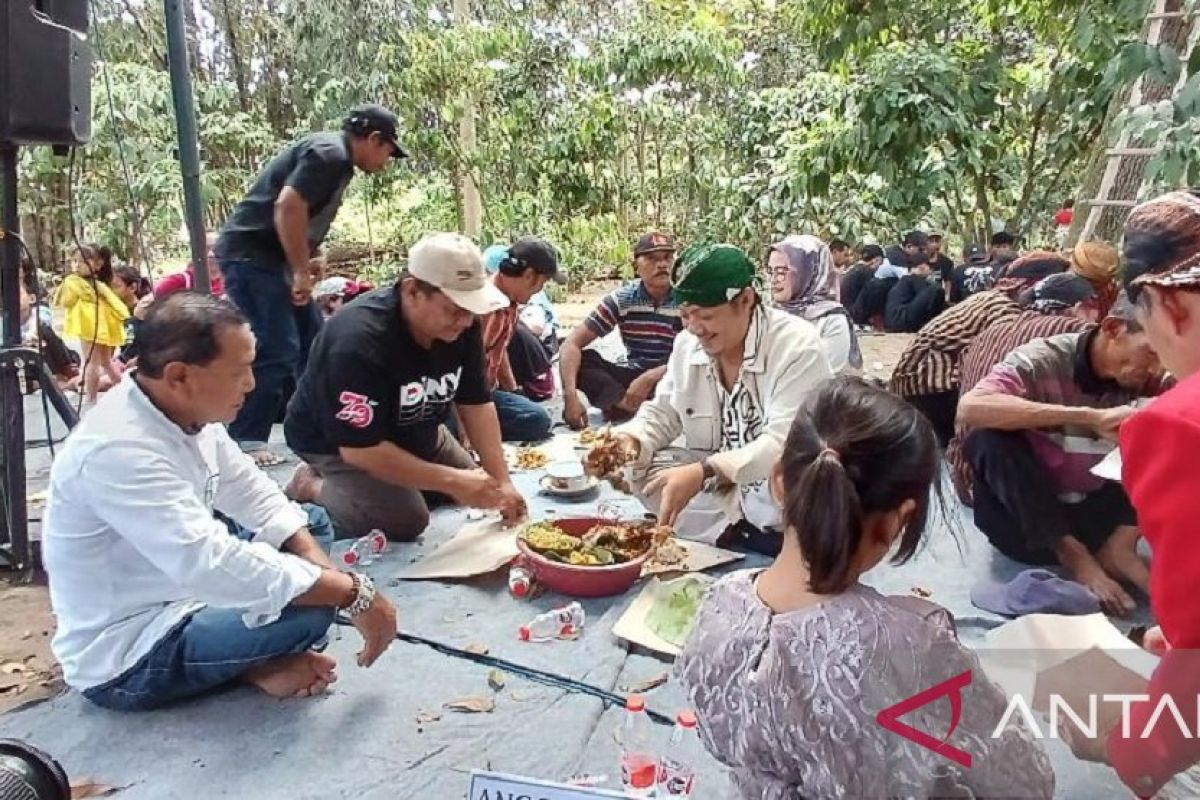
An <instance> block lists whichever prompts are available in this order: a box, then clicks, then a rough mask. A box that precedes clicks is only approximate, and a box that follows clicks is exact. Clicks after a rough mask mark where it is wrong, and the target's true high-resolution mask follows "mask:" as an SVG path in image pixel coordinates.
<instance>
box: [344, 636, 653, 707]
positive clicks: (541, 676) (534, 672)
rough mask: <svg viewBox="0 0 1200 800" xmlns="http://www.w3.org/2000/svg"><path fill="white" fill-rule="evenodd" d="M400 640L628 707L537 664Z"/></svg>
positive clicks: (595, 688) (612, 695)
mask: <svg viewBox="0 0 1200 800" xmlns="http://www.w3.org/2000/svg"><path fill="white" fill-rule="evenodd" d="M337 624H338V625H343V626H347V627H350V626H353V625H354V623H353V622H351V621H350V620H349V619H348V618H346V617H344V616H342V615H341V614H339V615H338V616H337ZM396 640H397V641H400V642H405V643H406V644H416V645H421V646H422V647H428V648H430V649H431V650H433V651H435V652H437V653H441V654H442V655H444V656H450V657H451V658H459V659H462V660H464V661H472V662H474V663H476V664H480V665H482V666H485V667H493V668H495V669H500V670H504V671H505V672H511V673H512V674H514V675H516V676H518V677H521V678H525V679H526V680H528V681H533V682H534V683H540V684H542V685H543V686H552V687H554V688H556V689H563V690H565V691H568V692H577V693H579V694H586V695H589V696H591V697H595V698H597V699H599V700H600V701H602V702H603V703H604V705H605V706H606V707H616V708H624V707H625V698H624V697H622V696H621V695H619V694H616V693H615V692H610V691H608V690H607V689H601V688H600V687H599V686H593V685H592V684H590V683H584V682H583V681H580V680H576V679H575V678H568V677H567V676H566V675H559V674H558V673H555V672H545V671H543V670H540V669H534V668H533V667H527V666H525V665H523V664H517V663H516V662H513V661H507V660H505V659H503V658H496V657H495V656H489V655H484V654H482V653H472V652H470V651H468V650H462V649H460V648H457V647H452V646H451V645H448V644H443V643H442V642H439V641H436V640H434V639H426V638H425V637H423V636H414V635H413V634H411V633H401V632H400V631H397V632H396ZM646 716H647V717H649V718H650V720H651V721H652V722H654V723H656V724H658V725H666V726H672V725H674V724H675V720H673V719H671V718H670V717H669V716H667V715H666V714H662V713H660V712H658V711H653V710H651V709H649V708H647V709H646Z"/></svg>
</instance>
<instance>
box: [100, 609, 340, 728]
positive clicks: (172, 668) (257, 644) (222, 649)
mask: <svg viewBox="0 0 1200 800" xmlns="http://www.w3.org/2000/svg"><path fill="white" fill-rule="evenodd" d="M335 613H336V609H334V608H332V607H315V606H314V607H310V608H300V607H296V606H289V607H287V608H285V609H284V611H283V614H281V615H280V617H279V619H277V620H275V621H274V622H272V623H271V624H269V625H263V626H262V627H259V628H247V627H246V625H245V623H243V622H242V611H240V610H238V609H230V608H202V609H200V610H199V611H197V612H196V613H195V614H193V615H192V616H190V617H188V618H187V619H186V620H184V621H183V622H181V623H180V624H179V625H178V626H177V627H176V628H175V629H174V630H173V631H171V633H169V634H168V635H167V637H166V638H164V639H162V640H161V641H160V642H158V644H156V645H154V648H153V649H152V650H151V651H150V652H149V653H147V654H146V655H145V656H143V657H142V659H141V660H140V661H138V663H137V664H135V665H134V666H133V667H132V668H131V669H129V670H128V671H126V672H125V674H124V675H120V676H118V677H117V678H115V679H113V680H111V681H109V682H108V683H104V684H101V685H100V686H95V687H92V688H91V689H85V690H84V692H83V696H84V697H86V698H87V699H88V700H91V701H92V702H93V703H95V704H96V705H98V706H103V707H104V708H111V709H114V710H116V711H148V710H150V709H153V708H160V707H162V706H165V705H169V704H171V703H174V702H176V701H179V700H183V699H185V698H188V697H193V696H195V695H198V694H202V693H204V692H207V691H210V690H212V689H216V688H218V687H221V686H224V685H226V684H228V683H232V682H233V681H235V680H237V678H238V677H239V676H241V675H242V674H243V673H244V672H246V671H247V670H248V669H250V668H251V667H255V666H257V665H259V664H262V663H264V662H267V661H272V660H274V659H277V658H280V657H282V656H286V655H291V654H293V653H303V652H305V651H306V650H309V649H311V648H312V646H313V645H314V644H316V643H317V642H320V641H321V640H322V639H324V638H325V634H326V632H327V631H328V630H329V626H330V625H332V624H333V617H334V614H335Z"/></svg>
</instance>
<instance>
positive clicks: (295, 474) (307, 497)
mask: <svg viewBox="0 0 1200 800" xmlns="http://www.w3.org/2000/svg"><path fill="white" fill-rule="evenodd" d="M324 482H325V479H324V478H322V477H321V473H319V472H317V471H316V469H314V468H313V467H312V465H310V464H307V463H305V462H303V461H301V462H300V463H299V464H297V465H296V469H294V470H293V471H292V477H291V478H290V479H289V480H288V482H287V486H284V487H283V493H284V494H285V495H287V496H288V497H290V498H291V499H292V500H295V501H296V502H297V503H315V502H317V498H318V497H319V496H320V494H321V486H322V484H323V483H324Z"/></svg>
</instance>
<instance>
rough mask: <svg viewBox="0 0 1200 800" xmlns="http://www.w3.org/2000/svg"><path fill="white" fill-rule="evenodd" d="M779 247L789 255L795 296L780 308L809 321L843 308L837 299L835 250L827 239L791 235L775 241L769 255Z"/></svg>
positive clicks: (781, 304) (781, 251) (789, 267)
mask: <svg viewBox="0 0 1200 800" xmlns="http://www.w3.org/2000/svg"><path fill="white" fill-rule="evenodd" d="M775 250H777V251H779V252H780V253H783V254H784V255H785V256H787V260H788V270H789V271H790V272H791V278H792V280H791V285H792V296H791V297H789V298H788V299H787V300H785V301H784V302H783V303H780V304H779V306H780V308H783V309H784V310H786V311H789V312H791V313H792V314H795V315H797V316H801V317H804V318H805V319H806V320H808V321H809V322H813V321H816V320H818V319H820V318H821V317H824V316H826V315H827V314H832V313H834V312H836V311H839V310H840V309H841V308H842V305H841V304H840V303H839V302H838V301H837V273H836V272H834V269H833V254H832V253H830V252H829V247H828V246H827V245H826V244H825V243H824V242H822V241H821V240H820V239H818V238H817V237H816V236H807V235H805V236H789V237H787V238H786V239H784V240H783V241H781V242H776V243H775V244H773V245H771V248H770V250H768V251H767V253H768V255H770V253H771V251H775Z"/></svg>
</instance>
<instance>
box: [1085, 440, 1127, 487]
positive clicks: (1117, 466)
mask: <svg viewBox="0 0 1200 800" xmlns="http://www.w3.org/2000/svg"><path fill="white" fill-rule="evenodd" d="M1092 474H1093V475H1095V476H1096V477H1097V478H1104V479H1105V480H1106V481H1116V482H1117V483H1120V482H1121V451H1120V450H1119V449H1118V448H1115V447H1114V448H1113V450H1112V452H1111V453H1109V454H1108V455H1106V456H1105V457H1104V460H1103V461H1101V462H1100V463H1099V464H1097V465H1096V466H1094V467H1092Z"/></svg>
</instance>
